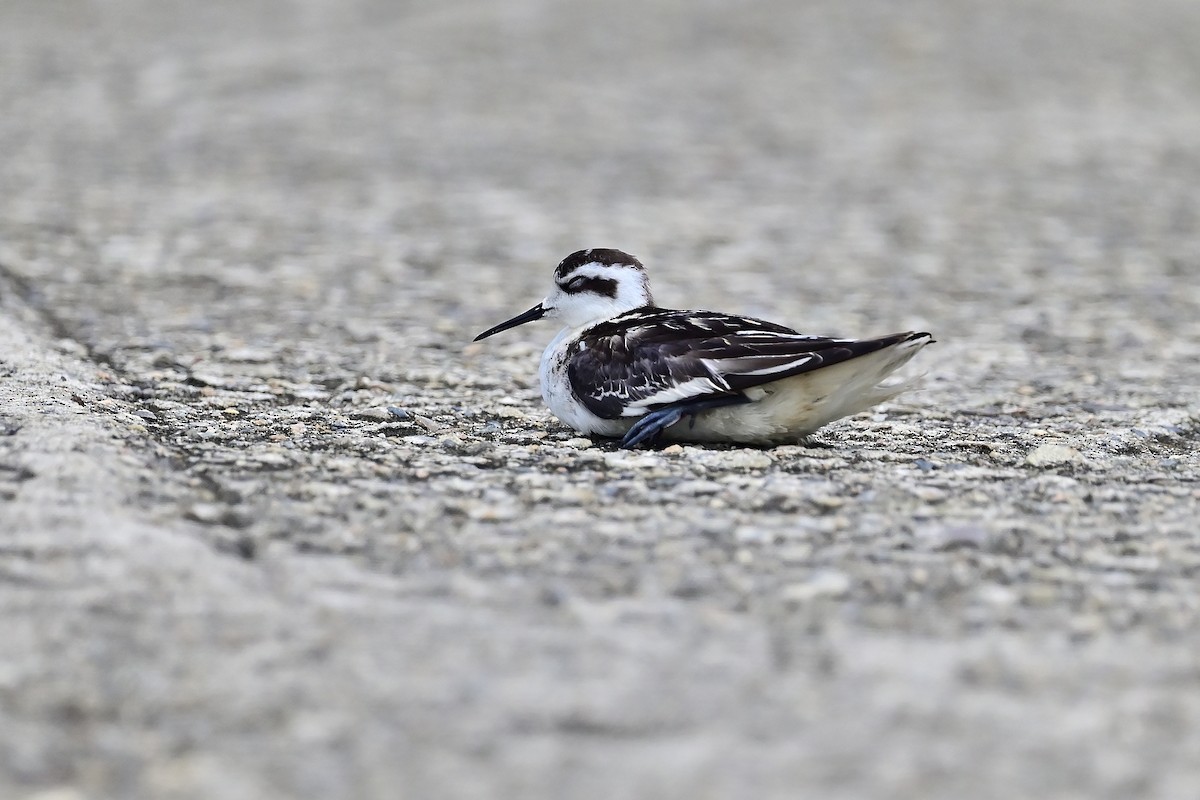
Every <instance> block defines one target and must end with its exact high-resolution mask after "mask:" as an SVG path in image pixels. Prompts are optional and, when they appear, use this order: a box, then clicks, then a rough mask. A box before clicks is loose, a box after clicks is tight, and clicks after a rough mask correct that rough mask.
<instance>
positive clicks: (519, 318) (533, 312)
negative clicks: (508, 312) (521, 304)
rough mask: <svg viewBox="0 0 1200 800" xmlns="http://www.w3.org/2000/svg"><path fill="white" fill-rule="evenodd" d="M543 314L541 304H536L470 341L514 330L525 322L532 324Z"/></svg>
mask: <svg viewBox="0 0 1200 800" xmlns="http://www.w3.org/2000/svg"><path fill="white" fill-rule="evenodd" d="M545 314H546V309H544V308H542V304H541V303H538V304H537V305H536V306H534V307H533V308H531V309H529V310H528V311H526V312H525V313H524V314H517V315H516V316H515V317H513V318H512V319H508V320H505V321H504V322H501V323H500V324H499V325H497V326H496V327H494V328H488V329H487V330H486V331H484V332H483V333H481V334H479V335H478V336H476V337H475V338H474V339H473V340H472V341H475V342H478V341H479V340H480V339H486V338H487V337H489V336H491V335H493V334H496V333H499V332H500V331H506V330H508V329H509V328H515V327H517V326H518V325H524V324H525V323H526V322H533V321H534V320H535V319H541V318H542V317H543V316H545Z"/></svg>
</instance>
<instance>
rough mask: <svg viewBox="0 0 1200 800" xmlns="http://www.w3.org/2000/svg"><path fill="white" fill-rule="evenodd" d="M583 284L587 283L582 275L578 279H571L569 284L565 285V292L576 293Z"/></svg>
mask: <svg viewBox="0 0 1200 800" xmlns="http://www.w3.org/2000/svg"><path fill="white" fill-rule="evenodd" d="M585 283H587V278H585V277H583V276H582V275H580V276H579V277H578V278H572V279H571V282H570V283H568V284H567V291H571V292H578V291H579V290H580V289H582V288H583V284H585Z"/></svg>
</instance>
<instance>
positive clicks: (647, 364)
mask: <svg viewBox="0 0 1200 800" xmlns="http://www.w3.org/2000/svg"><path fill="white" fill-rule="evenodd" d="M543 317H544V318H547V319H557V320H560V321H561V322H562V323H563V324H564V325H565V327H564V328H563V329H562V330H561V331H560V332H559V334H558V336H556V337H555V338H554V341H552V342H551V343H550V346H549V347H547V348H546V351H545V352H544V353H543V354H542V363H541V369H540V371H539V377H540V378H541V385H542V397H543V399H545V401H546V405H547V406H549V407H550V410H551V411H552V412H554V415H555V416H557V417H558V418H559V419H560V420H562V421H563V422H565V423H566V424H567V425H569V426H571V427H572V428H574V429H575V430H577V431H579V432H580V433H583V434H587V435H598V436H607V437H621V447H623V448H633V447H637V446H638V445H639V444H642V443H643V442H653V441H655V440H657V439H659V438H660V437H662V438H664V439H669V440H676V441H691V442H737V443H741V444H752V445H776V444H783V443H788V442H792V443H794V442H796V441H798V440H800V439H801V438H803V437H805V436H807V435H808V434H810V433H812V432H813V431H815V430H817V429H818V428H820V427H821V426H822V425H825V424H826V423H829V422H832V421H833V420H835V419H840V418H842V417H845V416H848V415H850V414H857V413H858V412H860V411H863V410H864V409H867V408H870V407H871V406H874V405H876V404H878V403H881V402H883V401H884V400H887V399H889V398H891V397H894V396H895V395H897V394H899V393H900V392H902V391H904V390H905V389H907V388H909V387H910V386H911V384H912V383H913V381H911V380H910V381H901V382H897V383H884V379H885V378H887V377H888V376H889V375H890V374H892V373H893V372H894V371H895V370H897V369H898V368H900V367H901V366H903V365H904V364H905V363H906V362H907V361H908V360H909V359H910V358H912V357H913V356H914V355H916V353H917V351H918V350H920V349H921V348H922V347H924V346H925V345H927V344H929V343H931V342H932V341H933V337H932V336H930V334H928V333H924V332H913V331H908V332H905V333H893V334H889V335H887V336H879V337H876V338H871V339H838V338H833V337H829V336H812V335H809V334H803V333H797V332H796V331H794V330H792V329H791V328H787V327H784V326H783V325H777V324H775V323H773V322H766V321H764V320H761V319H754V318H753V317H743V316H738V315H734V314H722V313H720V312H716V311H681V310H675V309H670V308H659V307H657V306H656V305H654V298H653V296H652V295H651V293H650V283H649V280H648V278H647V277H646V270H645V268H644V267H643V266H642V264H641V262H640V261H638V260H637V259H636V258H634V257H633V256H631V255H629V254H627V253H623V252H621V251H620V250H609V249H601V248H596V249H593V250H579V251H578V252H575V253H572V254H571V255H569V256H567V257H566V258H564V259H563V260H562V263H560V264H559V265H558V267H557V268H556V269H555V270H554V290H553V291H552V292H551V293H550V294H549V295H548V296H547V297H546V298H545V299H544V300H542V301H541V302H540V303H538V304H537V305H535V306H534V307H533V308H531V309H529V310H528V311H526V312H525V313H523V314H518V315H517V316H515V317H513V318H512V319H509V320H507V321H505V322H501V323H500V324H499V325H496V326H495V327H493V328H489V329H487V330H486V331H484V332H483V333H481V334H479V335H478V336H476V337H475V341H479V340H480V339H485V338H487V337H489V336H492V335H493V334H496V333H499V332H501V331H505V330H508V329H509V328H515V327H516V326H518V325H523V324H525V323H526V322H532V321H534V320H537V319H542V318H543ZM685 417H686V418H687V421H686V422H684V421H683V420H684V418H685Z"/></svg>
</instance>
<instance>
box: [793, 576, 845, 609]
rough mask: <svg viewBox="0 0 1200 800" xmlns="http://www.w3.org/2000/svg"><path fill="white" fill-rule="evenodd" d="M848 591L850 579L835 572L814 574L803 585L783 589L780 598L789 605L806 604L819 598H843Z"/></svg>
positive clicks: (794, 584) (798, 584) (795, 584)
mask: <svg viewBox="0 0 1200 800" xmlns="http://www.w3.org/2000/svg"><path fill="white" fill-rule="evenodd" d="M849 591H850V577H849V576H848V575H846V573H844V572H838V571H837V570H832V569H831V570H825V571H822V572H817V573H815V574H814V575H813V576H812V577H810V578H809V579H808V580H807V581H804V582H803V583H793V584H790V585H788V586H785V587H783V590H782V592H781V596H782V598H783V599H784V600H785V601H786V602H789V603H796V604H801V603H808V602H811V601H813V600H816V599H818V598H821V597H833V598H837V597H844V596H845V595H846V594H847V593H849Z"/></svg>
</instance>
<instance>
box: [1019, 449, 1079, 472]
mask: <svg viewBox="0 0 1200 800" xmlns="http://www.w3.org/2000/svg"><path fill="white" fill-rule="evenodd" d="M1025 463H1026V464H1028V465H1029V466H1031V467H1054V466H1060V465H1063V464H1086V463H1087V459H1086V458H1084V457H1083V454H1082V453H1080V452H1079V451H1078V450H1076V449H1075V448H1074V447H1067V446H1066V445H1064V444H1043V445H1039V446H1038V447H1037V448H1036V449H1035V450H1034V451H1033V452H1032V453H1030V454H1029V455H1028V456H1026V457H1025Z"/></svg>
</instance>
